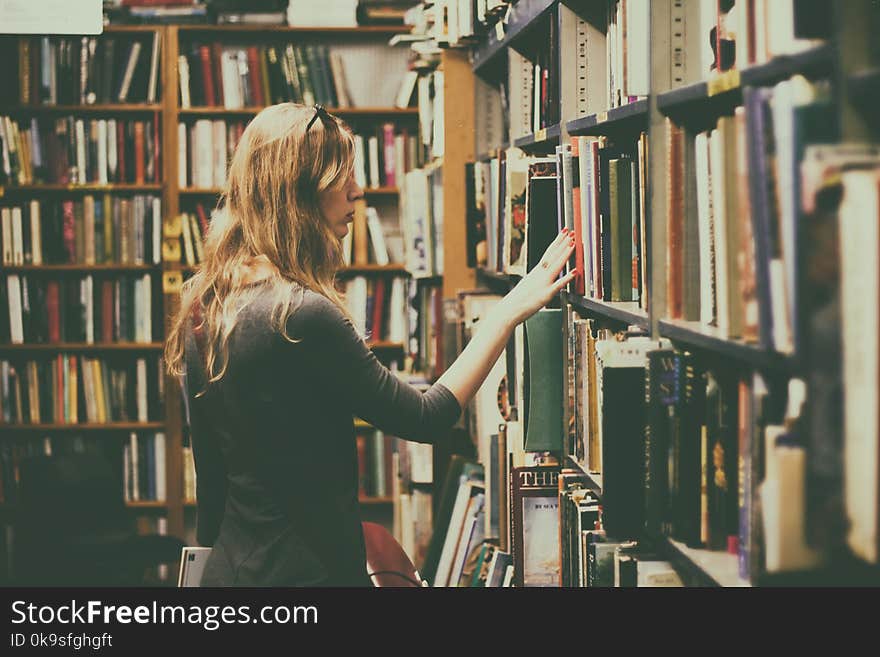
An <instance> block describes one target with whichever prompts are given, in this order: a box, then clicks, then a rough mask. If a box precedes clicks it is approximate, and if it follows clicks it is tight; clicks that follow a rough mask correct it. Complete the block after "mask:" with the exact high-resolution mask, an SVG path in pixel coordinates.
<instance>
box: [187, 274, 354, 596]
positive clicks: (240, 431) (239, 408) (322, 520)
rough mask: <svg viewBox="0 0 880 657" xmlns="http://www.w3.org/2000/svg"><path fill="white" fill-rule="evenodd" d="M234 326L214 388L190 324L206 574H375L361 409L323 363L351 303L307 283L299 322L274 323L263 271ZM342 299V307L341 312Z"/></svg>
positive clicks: (350, 577)
mask: <svg viewBox="0 0 880 657" xmlns="http://www.w3.org/2000/svg"><path fill="white" fill-rule="evenodd" d="M257 285H259V286H260V288H261V289H260V290H258V291H257V296H256V297H255V299H254V300H253V301H252V302H251V303H249V304H248V305H247V306H245V307H244V309H243V310H242V311H241V315H240V316H239V319H238V321H237V323H236V326H235V328H234V329H233V331H232V333H231V334H230V337H229V343H228V369H227V371H226V374H225V375H224V376H223V377H222V378H221V379H220V381H218V382H215V383H213V384H212V385H211V386H210V387H209V389H208V391H207V393H206V394H204V395H203V396H200V397H195V394H196V393H197V392H198V391H200V390H203V389H204V388H205V378H204V374H203V372H204V369H203V366H202V365H201V359H200V355H199V348H198V344H197V340H196V336H195V335H194V334H193V331H192V329H191V328H190V330H189V331H188V332H187V336H186V361H187V370H188V387H189V391H190V406H191V422H192V440H193V449H194V455H195V459H196V465H197V470H198V478H197V484H198V500H199V518H198V538H199V542H200V543H202V544H203V545H213V546H214V550H213V552H212V555H211V559H210V561H209V563H208V564H207V567H206V571H205V579H204V584H205V585H207V586H211V585H219V586H231V585H240V586H266V585H272V586H284V585H290V586H296V585H310V584H316V585H318V584H322V585H327V584H338V585H368V584H369V583H368V580H367V579H366V571H365V564H364V562H365V558H364V548H363V536H362V533H361V525H360V516H359V511H358V497H357V477H358V471H357V449H356V443H355V434H354V427H353V423H352V416H351V413H350V412H346V411H347V409H344V408H342V407H340V403H339V400H338V399H335V398H334V391H333V389H332V388H331V387H330V386H328V385H327V384H328V383H329V382H330V380H329V379H327V377H326V376H324V375H323V374H322V373H321V372H320V369H321V368H322V367H325V366H327V364H326V363H325V364H324V365H323V366H322V363H321V362H320V354H321V352H322V351H324V350H325V349H327V348H328V347H331V345H329V344H327V343H326V338H329V336H330V333H329V332H328V331H327V330H326V327H327V325H328V324H333V323H336V322H338V321H339V319H340V317H341V315H340V314H339V313H338V311H336V310H335V307H334V306H333V305H332V304H331V303H330V302H329V301H327V300H326V299H324V297H321V296H320V295H318V294H315V293H313V292H305V294H304V295H303V299H302V302H301V305H300V307H299V308H297V310H296V311H295V312H294V314H293V316H292V317H291V319H290V321H289V322H288V327H289V329H290V330H291V336H292V337H302V338H303V340H302V341H301V342H299V343H291V342H289V341H288V340H286V339H285V338H284V337H283V336H281V335H280V334H279V333H278V332H277V330H275V329H274V328H273V326H272V323H271V317H270V316H271V310H272V298H273V295H272V293H271V290H270V289H269V288H270V287H271V283H269V282H262V283H257ZM334 311H335V312H334Z"/></svg>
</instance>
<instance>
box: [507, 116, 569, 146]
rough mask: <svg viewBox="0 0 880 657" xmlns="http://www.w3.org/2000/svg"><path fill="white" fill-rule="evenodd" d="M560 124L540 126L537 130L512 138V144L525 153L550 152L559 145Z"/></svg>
mask: <svg viewBox="0 0 880 657" xmlns="http://www.w3.org/2000/svg"><path fill="white" fill-rule="evenodd" d="M561 135H562V127H561V126H560V124H558V123H557V124H556V125H551V126H548V127H546V128H541V129H540V130H538V132H534V133H532V134H530V135H525V136H524V137H520V138H518V139H514V140H513V145H514V146H516V147H517V148H519V149H521V150H523V151H525V152H526V153H550V152H552V151H553V149H554V148H556V146H558V145H559V137H560V136H561Z"/></svg>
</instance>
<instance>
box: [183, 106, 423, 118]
mask: <svg viewBox="0 0 880 657" xmlns="http://www.w3.org/2000/svg"><path fill="white" fill-rule="evenodd" d="M263 109H265V108H264V107H240V108H236V109H228V108H225V107H188V108H181V109H179V110H178V114H179V115H180V116H181V117H186V116H214V117H248V116H254V115H256V114H258V113H259V112H260V111H261V110H263ZM327 111H328V112H329V113H330V114H337V115H339V116H341V117H343V118H344V117H346V116H351V117H362V116H363V117H376V116H378V117H416V116H418V114H419V109H418V108H417V107H328V108H327Z"/></svg>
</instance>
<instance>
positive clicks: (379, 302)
mask: <svg viewBox="0 0 880 657" xmlns="http://www.w3.org/2000/svg"><path fill="white" fill-rule="evenodd" d="M384 305H385V281H383V280H382V279H379V280H377V281H376V288H375V289H374V290H373V322H372V329H373V340H381V339H382V329H383V328H384V327H383V322H382V316H383V312H382V309H383V306H384Z"/></svg>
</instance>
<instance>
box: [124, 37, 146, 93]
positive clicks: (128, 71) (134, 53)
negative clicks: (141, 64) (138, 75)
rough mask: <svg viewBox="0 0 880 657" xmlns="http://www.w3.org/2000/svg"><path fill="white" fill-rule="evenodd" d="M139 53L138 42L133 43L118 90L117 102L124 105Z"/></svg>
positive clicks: (139, 44)
mask: <svg viewBox="0 0 880 657" xmlns="http://www.w3.org/2000/svg"><path fill="white" fill-rule="evenodd" d="M140 53H141V43H140V41H135V42H134V43H133V44H132V47H131V54H130V55H129V58H128V63H127V64H126V66H125V73H124V74H123V76H122V85H121V86H120V88H119V102H120V103H124V102H125V101H126V100H127V99H128V91H129V89H130V88H131V80H132V77H134V70H135V68H136V66H137V60H138V56H139V55H140Z"/></svg>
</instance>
